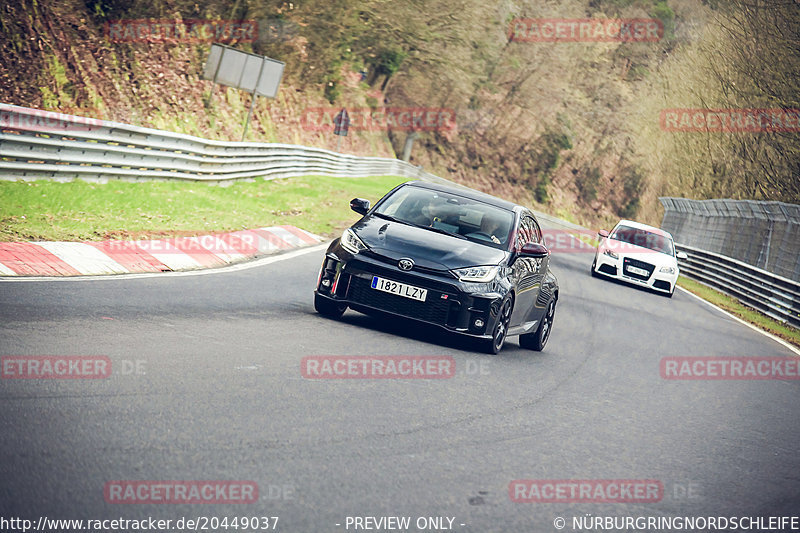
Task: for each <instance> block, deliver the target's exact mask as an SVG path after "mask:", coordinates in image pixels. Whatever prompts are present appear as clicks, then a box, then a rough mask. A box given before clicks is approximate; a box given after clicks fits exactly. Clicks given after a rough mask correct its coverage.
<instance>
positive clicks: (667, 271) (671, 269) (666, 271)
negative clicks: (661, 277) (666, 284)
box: [658, 266, 675, 274]
mask: <svg viewBox="0 0 800 533" xmlns="http://www.w3.org/2000/svg"><path fill="white" fill-rule="evenodd" d="M658 271H659V272H663V273H664V274H674V273H675V267H669V266H668V267H661V268H660V269H659V270H658Z"/></svg>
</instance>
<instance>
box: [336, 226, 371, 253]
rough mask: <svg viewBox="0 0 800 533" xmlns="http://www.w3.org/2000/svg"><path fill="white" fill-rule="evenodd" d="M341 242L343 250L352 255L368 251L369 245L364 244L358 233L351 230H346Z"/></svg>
mask: <svg viewBox="0 0 800 533" xmlns="http://www.w3.org/2000/svg"><path fill="white" fill-rule="evenodd" d="M339 242H340V244H341V245H342V248H344V249H345V250H347V251H348V252H350V253H351V254H357V253H358V252H361V251H363V250H366V249H367V245H366V244H364V243H363V242H362V241H361V239H359V238H358V236H357V235H356V233H355V232H354V231H353V230H351V229H350V228H347V229H346V230H344V233H342V238H341V240H340V241H339Z"/></svg>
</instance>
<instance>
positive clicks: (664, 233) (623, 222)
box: [615, 220, 672, 239]
mask: <svg viewBox="0 0 800 533" xmlns="http://www.w3.org/2000/svg"><path fill="white" fill-rule="evenodd" d="M619 225H624V226H628V227H631V228H634V229H643V230H646V231H649V232H651V233H655V234H656V235H661V236H663V237H669V238H670V239H672V234H671V233H670V232H668V231H664V230H663V229H661V228H656V227H654V226H649V225H647V224H642V223H641V222H636V221H634V220H620V221H619V222H617V226H619ZM615 227H616V226H615Z"/></svg>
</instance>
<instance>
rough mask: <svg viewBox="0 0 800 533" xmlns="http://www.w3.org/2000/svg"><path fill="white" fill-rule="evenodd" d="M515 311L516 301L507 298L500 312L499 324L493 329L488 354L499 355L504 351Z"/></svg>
mask: <svg viewBox="0 0 800 533" xmlns="http://www.w3.org/2000/svg"><path fill="white" fill-rule="evenodd" d="M513 310H514V300H513V299H512V298H506V299H505V300H503V304H502V305H501V307H500V311H499V312H498V319H497V323H496V324H495V325H494V329H492V338H491V339H489V340H488V341H487V342H486V352H488V353H490V354H492V355H497V354H498V353H500V350H502V349H503V345H504V344H505V342H506V336H507V335H508V324H509V323H510V322H511V312H512V311H513Z"/></svg>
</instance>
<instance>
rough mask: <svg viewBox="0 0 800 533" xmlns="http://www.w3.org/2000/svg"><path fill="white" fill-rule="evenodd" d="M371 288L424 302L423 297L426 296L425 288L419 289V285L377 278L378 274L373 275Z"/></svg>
mask: <svg viewBox="0 0 800 533" xmlns="http://www.w3.org/2000/svg"><path fill="white" fill-rule="evenodd" d="M372 288H373V289H378V290H379V291H383V292H388V293H389V294H396V295H397V296H403V297H404V298H411V299H412V300H418V301H420V302H424V301H425V298H426V297H427V296H428V290H427V289H420V288H419V287H414V286H413V285H406V284H405V283H400V282H399V281H392V280H390V279H384V278H379V277H378V276H373V278H372Z"/></svg>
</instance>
